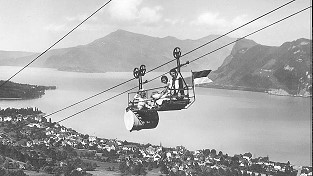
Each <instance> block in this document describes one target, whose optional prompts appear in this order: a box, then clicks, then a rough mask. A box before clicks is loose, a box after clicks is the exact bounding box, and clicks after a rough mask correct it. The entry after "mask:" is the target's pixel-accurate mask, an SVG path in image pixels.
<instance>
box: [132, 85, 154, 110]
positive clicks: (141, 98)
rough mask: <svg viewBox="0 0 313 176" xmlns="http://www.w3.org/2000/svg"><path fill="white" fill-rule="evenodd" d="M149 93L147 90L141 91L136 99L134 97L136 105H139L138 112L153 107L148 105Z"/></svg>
mask: <svg viewBox="0 0 313 176" xmlns="http://www.w3.org/2000/svg"><path fill="white" fill-rule="evenodd" d="M147 101H148V99H147V93H146V91H145V90H143V89H142V90H139V91H138V92H137V93H136V95H135V97H134V103H135V104H137V108H138V110H143V109H151V108H152V107H151V106H150V105H149V104H148V103H147Z"/></svg>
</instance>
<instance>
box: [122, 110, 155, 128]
mask: <svg viewBox="0 0 313 176" xmlns="http://www.w3.org/2000/svg"><path fill="white" fill-rule="evenodd" d="M124 123H125V127H126V129H127V130H129V131H134V130H136V131H139V130H142V129H153V128H156V127H157V126H158V123H159V115H158V112H157V111H151V110H150V111H132V110H126V112H125V114H124Z"/></svg>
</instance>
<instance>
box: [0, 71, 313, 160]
mask: <svg viewBox="0 0 313 176" xmlns="http://www.w3.org/2000/svg"><path fill="white" fill-rule="evenodd" d="M18 69H20V68H19V67H4V66H2V67H0V79H2V80H5V79H8V78H9V77H10V76H12V75H13V74H14V73H15V72H17V71H18ZM158 75H160V73H148V74H147V76H145V77H144V80H146V79H147V80H149V79H151V78H154V77H155V76H158ZM131 78H132V73H131V72H129V73H128V72H124V73H112V72H110V73H74V72H62V71H57V70H54V69H48V68H27V69H25V70H24V71H22V72H21V73H20V74H18V75H17V76H16V77H15V78H14V79H13V80H12V81H14V82H18V83H27V84H36V85H46V86H51V85H55V86H57V89H56V90H49V91H46V94H45V95H44V96H43V97H42V98H39V99H32V100H0V107H1V108H6V107H15V108H22V107H38V108H39V109H40V110H42V111H43V112H45V113H47V114H49V113H52V112H55V111H57V110H59V109H62V108H64V107H66V106H68V105H71V104H73V103H76V102H77V101H79V100H82V99H84V98H87V97H89V96H92V95H94V94H96V93H99V92H101V91H103V90H106V89H108V88H110V87H112V86H114V85H116V84H119V83H121V82H124V81H126V80H128V79H131ZM137 84H138V82H137V81H136V80H134V81H131V82H129V83H127V84H125V85H123V86H120V87H118V88H116V89H113V90H111V91H108V92H106V93H104V94H101V95H99V96H97V97H95V98H93V99H90V100H88V101H86V102H83V103H81V104H79V105H77V106H74V107H72V108H69V109H67V110H64V111H62V112H60V113H57V114H54V115H52V116H50V118H51V119H52V121H58V120H61V119H64V118H66V117H68V116H70V115H72V114H74V113H77V112H78V111H81V110H83V109H85V108H87V107H90V106H92V105H94V104H97V103H99V102H101V101H103V100H105V99H107V98H109V97H111V96H114V95H116V94H118V93H120V92H122V91H125V90H127V89H129V88H132V87H134V86H137ZM160 84H161V83H160V82H159V79H158V80H157V81H154V82H151V83H148V84H147V86H148V87H154V86H160ZM126 106H127V94H124V95H121V96H119V97H117V98H114V99H112V100H110V101H107V102H105V103H103V104H101V105H99V106H96V107H94V108H91V109H89V110H87V111H85V112H82V113H80V114H78V115H76V116H73V117H71V118H69V119H67V120H65V121H63V122H61V124H62V125H64V126H66V127H70V128H73V129H75V130H76V131H78V132H80V133H84V134H86V133H87V134H89V135H95V136H98V137H103V138H108V139H119V140H123V141H124V140H127V141H132V142H138V143H144V144H146V143H151V144H154V145H160V144H161V145H162V146H166V147H174V146H178V145H183V146H185V147H186V148H187V149H189V150H197V149H206V148H208V149H216V150H217V152H219V151H222V152H223V153H228V155H234V154H240V153H242V154H243V153H245V152H251V153H252V154H253V157H259V156H269V158H270V160H272V161H280V162H287V161H290V162H291V164H295V165H311V163H312V136H311V134H312V126H311V125H312V117H311V115H312V112H311V107H312V102H311V98H300V97H286V96H273V95H268V94H265V93H258V92H244V91H235V90H221V89H209V88H199V87H196V101H195V103H194V104H193V105H192V106H191V107H190V108H189V109H187V110H181V111H171V112H160V113H159V117H160V121H159V125H158V126H157V128H155V129H152V130H141V131H134V132H129V131H127V130H126V128H125V126H124V119H123V115H124V110H125V108H126Z"/></svg>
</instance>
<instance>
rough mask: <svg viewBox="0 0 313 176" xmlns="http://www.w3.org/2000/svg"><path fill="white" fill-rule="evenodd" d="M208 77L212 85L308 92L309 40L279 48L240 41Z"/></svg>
mask: <svg viewBox="0 0 313 176" xmlns="http://www.w3.org/2000/svg"><path fill="white" fill-rule="evenodd" d="M210 79H212V80H213V83H212V85H215V86H226V87H233V88H236V87H237V88H240V87H241V88H243V89H244V88H250V89H254V90H260V91H268V90H272V91H273V89H274V90H280V91H278V92H285V93H287V94H292V95H307V94H310V95H311V94H312V40H309V39H304V38H301V39H298V40H295V41H292V42H285V43H284V44H282V45H281V46H279V47H275V46H265V45H260V44H257V43H255V42H254V41H251V40H246V39H244V40H240V41H238V42H236V44H235V45H234V47H233V50H232V51H231V54H230V55H229V56H227V58H226V59H225V60H224V63H223V64H222V65H221V66H220V67H219V68H218V69H217V70H216V71H214V72H212V74H211V75H210ZM212 85H211V86H212Z"/></svg>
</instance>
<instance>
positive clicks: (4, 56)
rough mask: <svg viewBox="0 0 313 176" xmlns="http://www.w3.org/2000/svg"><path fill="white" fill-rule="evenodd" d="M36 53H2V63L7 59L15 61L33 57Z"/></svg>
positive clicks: (0, 52)
mask: <svg viewBox="0 0 313 176" xmlns="http://www.w3.org/2000/svg"><path fill="white" fill-rule="evenodd" d="M33 54H35V53H33V52H24V51H0V61H1V60H7V59H15V58H20V57H26V56H31V55H33Z"/></svg>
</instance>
